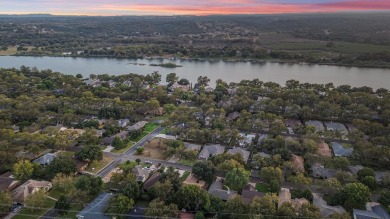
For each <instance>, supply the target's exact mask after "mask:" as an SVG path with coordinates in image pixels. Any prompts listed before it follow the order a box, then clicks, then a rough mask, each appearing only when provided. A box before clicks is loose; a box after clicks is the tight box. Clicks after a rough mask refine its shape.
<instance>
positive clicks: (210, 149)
mask: <svg viewBox="0 0 390 219" xmlns="http://www.w3.org/2000/svg"><path fill="white" fill-rule="evenodd" d="M223 152H225V147H223V146H221V145H219V144H206V145H205V146H203V149H202V151H201V152H200V153H199V159H200V160H207V159H208V158H209V157H211V156H215V155H218V154H223Z"/></svg>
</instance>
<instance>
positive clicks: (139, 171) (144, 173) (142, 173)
mask: <svg viewBox="0 0 390 219" xmlns="http://www.w3.org/2000/svg"><path fill="white" fill-rule="evenodd" d="M133 173H134V174H135V175H136V176H137V181H139V182H140V181H142V182H144V181H145V180H146V178H148V176H149V173H150V171H149V170H147V169H144V168H142V166H141V165H137V166H135V167H134V168H133Z"/></svg>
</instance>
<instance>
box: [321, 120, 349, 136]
mask: <svg viewBox="0 0 390 219" xmlns="http://www.w3.org/2000/svg"><path fill="white" fill-rule="evenodd" d="M325 126H326V129H327V130H329V131H339V132H341V133H348V129H347V127H345V125H344V124H341V123H338V122H325Z"/></svg>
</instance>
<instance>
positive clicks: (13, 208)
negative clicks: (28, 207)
mask: <svg viewBox="0 0 390 219" xmlns="http://www.w3.org/2000/svg"><path fill="white" fill-rule="evenodd" d="M20 209H22V205H12V206H11V208H10V211H11V212H13V213H16V212H18V211H20Z"/></svg>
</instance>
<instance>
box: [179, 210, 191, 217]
mask: <svg viewBox="0 0 390 219" xmlns="http://www.w3.org/2000/svg"><path fill="white" fill-rule="evenodd" d="M194 218H195V214H193V213H189V212H183V211H181V212H179V219H194Z"/></svg>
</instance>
